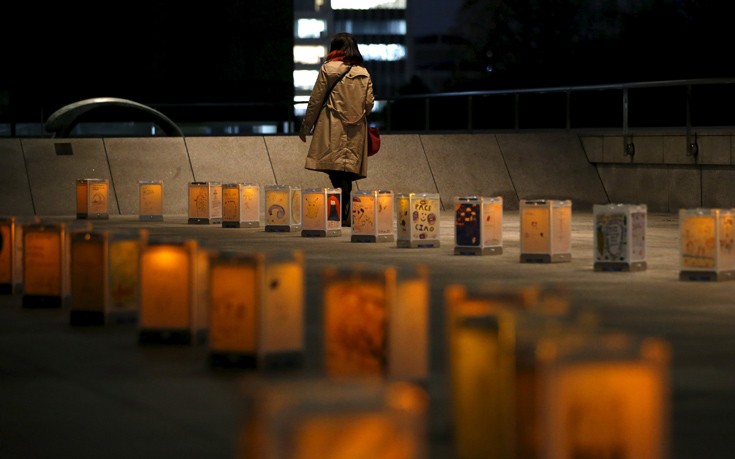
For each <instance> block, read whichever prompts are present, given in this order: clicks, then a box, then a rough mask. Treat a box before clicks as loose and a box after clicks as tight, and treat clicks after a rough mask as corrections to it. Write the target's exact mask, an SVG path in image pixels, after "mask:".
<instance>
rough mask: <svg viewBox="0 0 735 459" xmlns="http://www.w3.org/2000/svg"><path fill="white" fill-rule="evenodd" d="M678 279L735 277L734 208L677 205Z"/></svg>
mask: <svg viewBox="0 0 735 459" xmlns="http://www.w3.org/2000/svg"><path fill="white" fill-rule="evenodd" d="M679 232H680V238H679V239H680V243H681V247H680V258H679V260H680V261H679V266H680V272H679V279H680V280H705V281H713V280H714V281H719V280H732V279H735V209H701V208H698V209H680V210H679Z"/></svg>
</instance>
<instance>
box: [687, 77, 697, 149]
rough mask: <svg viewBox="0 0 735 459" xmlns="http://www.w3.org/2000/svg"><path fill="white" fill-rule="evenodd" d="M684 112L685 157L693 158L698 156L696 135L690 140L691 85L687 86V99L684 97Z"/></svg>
mask: <svg viewBox="0 0 735 459" xmlns="http://www.w3.org/2000/svg"><path fill="white" fill-rule="evenodd" d="M686 110H687V156H694V157H695V158H696V157H697V155H698V154H699V145H698V144H697V135H696V134H694V136H693V140H692V85H690V84H688V85H687V97H686Z"/></svg>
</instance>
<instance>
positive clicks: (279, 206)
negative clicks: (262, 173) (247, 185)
mask: <svg viewBox="0 0 735 459" xmlns="http://www.w3.org/2000/svg"><path fill="white" fill-rule="evenodd" d="M301 215H302V212H301V187H299V186H293V185H266V187H265V220H266V223H265V231H273V232H290V231H300V230H301Z"/></svg>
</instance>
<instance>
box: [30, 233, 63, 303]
mask: <svg viewBox="0 0 735 459" xmlns="http://www.w3.org/2000/svg"><path fill="white" fill-rule="evenodd" d="M68 296H69V272H68V251H67V248H66V225H65V224H63V223H57V224H46V223H31V224H28V225H24V228H23V307H26V308H33V307H62V306H63V305H64V303H66V301H67V300H68Z"/></svg>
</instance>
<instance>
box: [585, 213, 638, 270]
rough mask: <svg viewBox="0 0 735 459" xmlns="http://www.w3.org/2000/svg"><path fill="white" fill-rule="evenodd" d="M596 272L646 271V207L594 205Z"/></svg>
mask: <svg viewBox="0 0 735 459" xmlns="http://www.w3.org/2000/svg"><path fill="white" fill-rule="evenodd" d="M592 214H593V219H594V225H595V228H594V231H595V233H594V239H593V246H594V251H595V265H594V269H595V271H643V270H645V269H646V267H647V263H646V216H647V212H646V205H645V204H639V205H625V204H605V205H600V204H595V205H594V206H592Z"/></svg>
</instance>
